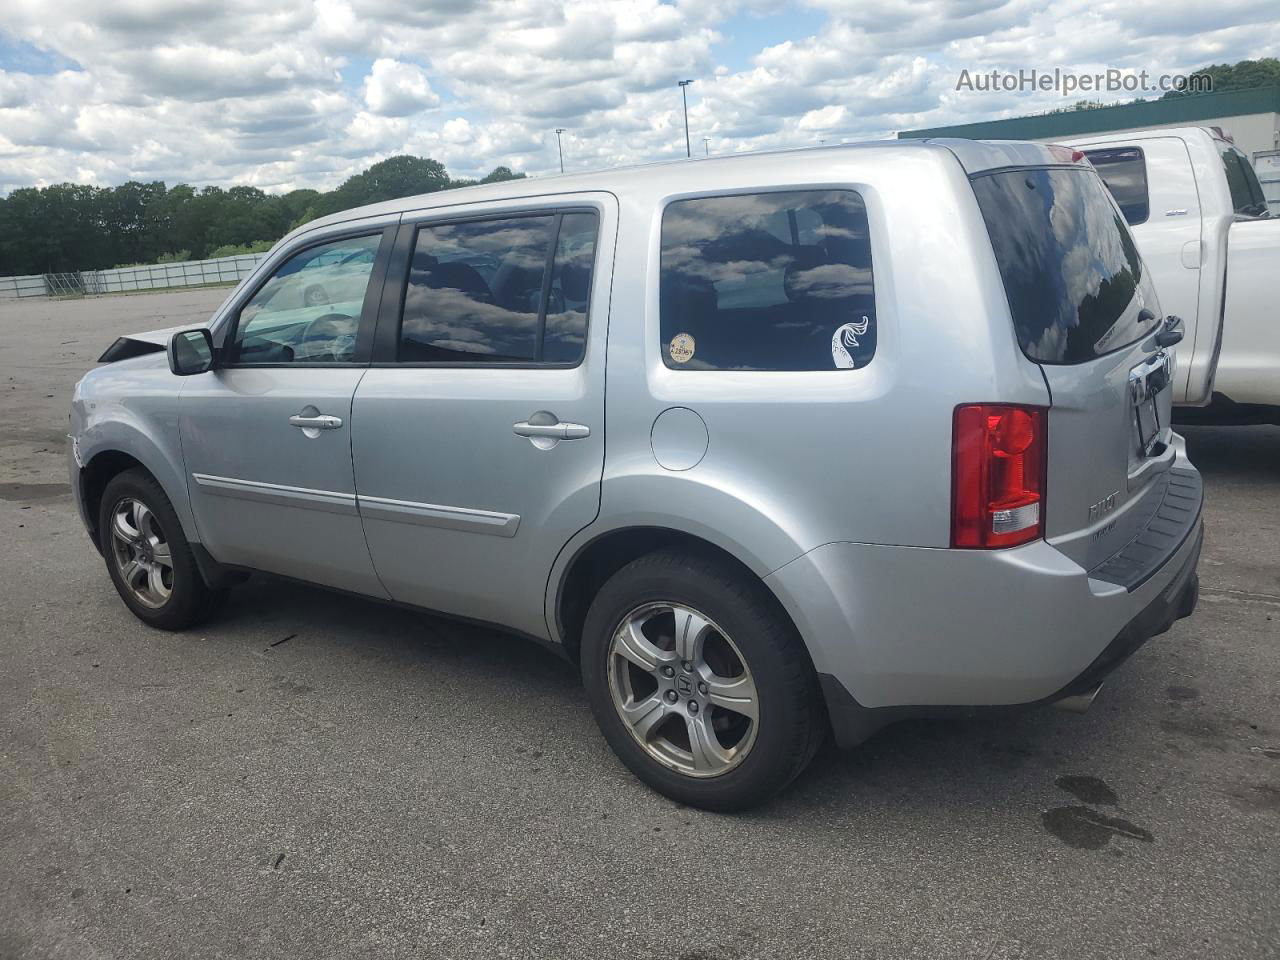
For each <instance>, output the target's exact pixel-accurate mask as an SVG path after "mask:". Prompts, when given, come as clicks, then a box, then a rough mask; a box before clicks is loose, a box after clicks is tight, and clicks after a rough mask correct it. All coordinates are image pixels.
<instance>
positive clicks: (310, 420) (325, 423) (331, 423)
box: [289, 415, 342, 430]
mask: <svg viewBox="0 0 1280 960" xmlns="http://www.w3.org/2000/svg"><path fill="white" fill-rule="evenodd" d="M289 425H290V426H292V427H301V428H302V429H303V430H337V429H338V428H339V427H340V426H342V418H341V417H331V416H328V415H321V416H317V417H303V416H293V417H290V418H289Z"/></svg>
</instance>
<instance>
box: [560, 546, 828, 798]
mask: <svg viewBox="0 0 1280 960" xmlns="http://www.w3.org/2000/svg"><path fill="white" fill-rule="evenodd" d="M581 652H582V676H583V681H584V683H585V684H586V688H587V695H588V698H589V699H590V702H591V707H592V710H593V712H594V713H595V716H596V720H597V721H598V722H599V724H600V727H601V730H602V731H603V732H604V735H605V738H606V739H607V740H608V741H609V744H610V746H611V747H612V748H613V750H614V752H615V753H617V755H618V756H619V758H620V759H621V760H622V761H623V762H624V763H625V764H626V765H627V766H628V767H629V768H630V769H631V771H632V772H633V773H635V774H636V775H637V776H638V777H639V778H640V779H641V780H643V781H644V782H645V783H647V784H649V786H651V787H653V788H654V789H655V790H657V791H659V792H660V793H663V794H665V795H666V796H668V797H671V798H672V799H674V800H678V801H680V802H681V803H687V804H689V805H691V806H696V807H705V808H707V809H711V810H724V811H728V810H740V809H744V808H746V807H750V806H753V805H755V804H757V803H760V802H762V801H763V800H765V799H767V798H768V797H769V796H771V795H772V794H774V793H775V792H777V791H778V790H781V789H782V788H783V787H784V786H786V785H787V784H788V783H790V782H791V781H792V780H793V779H794V778H795V777H796V776H797V775H798V774H799V773H800V771H801V770H803V769H804V767H805V765H806V764H807V763H808V762H809V760H810V759H811V758H812V756H813V754H814V752H815V751H816V749H817V747H818V745H819V744H820V742H821V740H822V737H823V735H824V734H825V733H826V729H827V728H826V722H825V715H824V714H823V712H822V705H821V699H820V698H821V694H820V693H819V690H818V685H817V681H816V677H815V675H814V671H813V667H812V665H811V664H810V661H809V658H808V655H807V653H806V651H805V649H804V646H803V644H802V642H801V640H800V637H799V636H798V635H797V634H796V631H795V628H794V627H793V626H792V624H791V622H790V620H789V619H788V618H787V617H786V615H785V614H784V613H783V611H782V610H781V608H780V607H779V606H778V604H777V603H776V601H775V600H774V599H773V598H772V597H771V596H769V595H768V594H767V592H766V591H765V590H764V587H763V586H762V585H761V584H760V583H759V582H758V581H755V580H753V579H752V578H751V577H750V576H748V575H747V574H746V573H745V572H741V571H739V570H737V569H735V568H733V567H732V566H730V565H729V564H727V563H725V562H722V561H720V560H717V559H715V558H712V557H704V556H701V555H699V554H696V553H691V552H685V551H661V552H658V553H653V554H649V555H648V556H644V557H641V558H640V559H638V560H635V561H634V562H632V563H630V564H628V565H627V566H626V567H624V568H623V569H622V570H620V571H618V573H616V574H614V576H613V577H611V578H610V579H609V581H608V582H607V583H605V585H604V586H603V587H602V588H601V589H600V592H599V593H598V594H597V595H596V598H595V600H594V601H593V602H592V604H591V608H590V610H589V611H588V613H587V618H586V622H585V624H584V627H583V638H582V651H581Z"/></svg>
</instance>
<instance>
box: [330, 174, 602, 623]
mask: <svg viewBox="0 0 1280 960" xmlns="http://www.w3.org/2000/svg"><path fill="white" fill-rule="evenodd" d="M616 222H617V213H616V206H615V204H614V201H613V198H612V197H611V196H609V195H600V194H583V195H576V196H574V197H573V198H572V200H570V201H565V200H560V201H556V200H539V201H537V202H534V203H530V202H524V203H523V204H520V205H515V206H513V205H511V204H503V205H497V206H495V207H493V208H490V209H487V210H486V211H485V212H484V213H482V214H475V213H473V214H471V215H469V216H466V217H461V218H460V217H458V216H457V214H456V213H455V214H453V215H452V216H451V217H448V216H445V217H442V216H441V215H440V213H438V212H436V213H435V214H434V215H432V214H427V215H424V216H422V217H421V218H419V219H416V220H413V219H410V218H406V221H405V222H404V223H403V224H402V226H401V228H400V232H399V234H398V236H397V238H396V246H395V250H394V253H393V256H392V262H391V266H390V268H389V271H388V278H387V285H386V288H385V290H384V295H383V301H382V310H381V312H380V315H379V320H378V329H377V333H376V335H375V346H374V359H373V364H372V367H371V369H370V370H369V372H368V374H367V375H366V376H365V377H364V379H363V380H362V381H361V383H360V386H359V388H358V389H357V391H356V395H355V401H354V405H353V409H352V420H353V423H354V424H355V427H354V430H353V434H352V440H353V444H352V456H353V461H354V464H355V475H356V490H357V494H358V497H359V501H360V512H361V517H362V520H363V523H364V529H365V535H366V537H367V540H368V544H369V550H370V553H371V555H372V557H373V562H374V566H375V568H376V570H377V572H378V576H379V578H380V579H381V581H382V583H383V584H384V585H385V587H386V588H387V590H388V592H389V593H390V594H391V596H392V597H393V598H394V599H396V600H399V601H402V602H405V603H412V604H415V605H419V606H424V607H429V608H431V609H435V610H441V611H444V612H446V613H451V614H455V615H459V616H465V617H471V618H475V619H480V620H486V621H491V622H495V623H501V624H504V625H507V626H510V627H513V628H516V629H519V630H523V631H525V632H527V633H531V634H535V635H539V636H542V635H545V634H546V624H545V621H544V618H543V598H544V593H545V590H546V583H547V576H548V572H549V571H550V569H551V565H552V563H553V562H554V560H555V557H556V555H557V553H558V552H559V551H560V549H561V548H562V547H563V545H564V544H565V543H566V542H567V541H568V540H569V538H570V537H571V536H573V534H574V533H576V532H577V531H578V530H580V529H581V528H582V527H584V526H586V525H587V524H589V523H590V522H591V521H592V520H593V519H594V518H595V516H596V513H597V511H598V509H599V503H600V479H601V472H602V470H603V464H604V363H605V333H606V326H607V321H608V310H609V280H610V269H609V267H610V264H611V262H612V256H613V237H614V235H615V233H616Z"/></svg>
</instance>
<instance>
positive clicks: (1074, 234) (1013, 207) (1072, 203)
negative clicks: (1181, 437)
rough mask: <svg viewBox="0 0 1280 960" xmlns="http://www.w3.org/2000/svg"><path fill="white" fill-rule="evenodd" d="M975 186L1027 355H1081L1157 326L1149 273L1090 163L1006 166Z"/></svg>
mask: <svg viewBox="0 0 1280 960" xmlns="http://www.w3.org/2000/svg"><path fill="white" fill-rule="evenodd" d="M973 190H974V193H975V194H977V197H978V206H979V207H980V208H981V209H982V216H983V219H984V220H985V221H986V223H987V231H988V233H990V235H991V247H992V249H993V250H994V251H995V255H996V261H997V263H998V264H999V267H1000V275H1001V278H1002V279H1003V280H1004V288H1005V293H1006V295H1007V296H1008V299H1009V311H1010V313H1011V314H1012V316H1013V325H1014V328H1015V329H1016V331H1017V335H1018V343H1019V344H1021V346H1022V350H1023V352H1024V353H1025V354H1026V355H1027V356H1028V357H1030V358H1031V359H1032V360H1035V361H1037V362H1039V363H1083V362H1085V361H1088V360H1092V359H1093V358H1094V357H1100V356H1102V355H1104V354H1107V353H1110V352H1111V351H1113V350H1118V349H1120V348H1121V347H1124V346H1127V345H1128V344H1131V343H1133V342H1134V341H1135V340H1137V339H1139V338H1140V337H1142V336H1144V335H1146V334H1148V333H1150V332H1151V331H1152V330H1153V329H1154V325H1155V323H1156V321H1157V317H1158V313H1159V306H1158V304H1157V302H1156V297H1155V292H1154V290H1153V288H1152V286H1151V281H1150V279H1149V278H1148V277H1147V276H1146V272H1145V270H1144V269H1143V264H1142V260H1141V258H1140V257H1139V256H1138V248H1137V247H1136V246H1135V245H1134V242H1133V236H1132V235H1131V234H1130V233H1129V227H1128V225H1127V224H1126V223H1125V221H1124V218H1123V217H1122V216H1121V215H1120V212H1119V210H1117V209H1116V206H1115V204H1114V203H1113V202H1112V200H1111V197H1110V195H1108V193H1107V190H1106V187H1104V186H1103V184H1102V181H1101V180H1100V179H1099V178H1098V174H1097V173H1096V172H1095V171H1094V170H1092V169H1089V168H1085V167H1080V168H1078V169H1077V168H1048V169H1019V170H1006V171H1003V172H999V173H992V174H986V175H981V176H978V177H975V178H973Z"/></svg>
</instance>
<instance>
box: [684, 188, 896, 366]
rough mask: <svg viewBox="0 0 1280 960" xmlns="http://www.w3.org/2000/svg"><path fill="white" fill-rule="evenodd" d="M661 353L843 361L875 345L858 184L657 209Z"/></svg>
mask: <svg viewBox="0 0 1280 960" xmlns="http://www.w3.org/2000/svg"><path fill="white" fill-rule="evenodd" d="M659 301H660V307H659V312H660V326H661V331H662V332H661V336H662V359H663V362H664V363H665V364H666V365H667V366H668V367H670V368H672V369H675V370H839V369H851V368H857V367H864V366H866V365H867V364H868V363H870V362H871V358H872V357H873V356H874V354H875V350H876V310H875V290H874V284H873V280H872V270H871V241H870V237H869V234H868V228H867V213H866V208H865V206H864V205H863V201H862V198H861V197H860V196H859V195H858V194H857V193H856V192H854V191H852V190H805V191H788V192H779V193H754V194H739V195H735V196H726V197H701V198H697V199H692V200H679V201H676V202H674V203H672V204H671V205H670V206H668V207H667V208H666V210H665V211H664V212H663V216H662V260H661V274H660V278H659Z"/></svg>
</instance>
